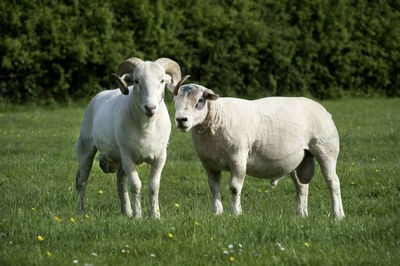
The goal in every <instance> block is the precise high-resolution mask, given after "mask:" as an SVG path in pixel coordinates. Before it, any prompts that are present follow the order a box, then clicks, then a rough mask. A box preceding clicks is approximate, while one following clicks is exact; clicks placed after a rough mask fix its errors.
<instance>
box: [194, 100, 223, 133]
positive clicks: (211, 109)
mask: <svg viewBox="0 0 400 266" xmlns="http://www.w3.org/2000/svg"><path fill="white" fill-rule="evenodd" d="M207 107H208V111H207V116H206V118H205V119H204V121H203V123H201V124H200V125H199V126H198V128H197V133H198V134H200V135H201V134H204V133H205V132H207V131H209V132H210V133H211V134H212V135H214V134H215V131H216V130H217V129H218V128H219V125H220V123H221V121H223V120H222V117H221V112H220V111H219V109H220V107H221V106H220V103H219V102H218V100H217V101H207Z"/></svg>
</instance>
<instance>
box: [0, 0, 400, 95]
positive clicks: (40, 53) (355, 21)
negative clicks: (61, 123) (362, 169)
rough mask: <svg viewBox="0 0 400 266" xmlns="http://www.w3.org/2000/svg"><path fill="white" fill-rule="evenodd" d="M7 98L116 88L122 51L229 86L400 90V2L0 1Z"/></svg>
mask: <svg viewBox="0 0 400 266" xmlns="http://www.w3.org/2000/svg"><path fill="white" fill-rule="evenodd" d="M0 25H1V27H0V35H1V38H0V98H1V100H3V101H6V102H11V103H21V102H39V103H40V102H41V103H48V102H53V101H56V102H64V101H69V100H76V99H82V98H89V97H91V96H93V95H94V94H95V93H96V92H98V91H101V90H104V89H112V88H113V87H114V84H113V83H112V80H111V78H110V76H109V74H110V73H111V72H115V70H116V68H117V66H118V64H119V62H121V61H122V60H124V59H126V58H128V57H131V56H137V57H141V58H143V59H145V60H155V59H157V58H159V57H170V58H172V59H174V60H176V61H177V62H178V63H179V64H180V65H181V67H182V70H183V73H184V74H190V75H192V81H193V82H196V83H201V84H203V85H205V86H207V87H209V88H211V89H213V90H215V91H218V92H219V93H220V94H222V95H229V96H240V97H245V98H256V97H261V96H264V97H265V96H270V95H305V96H309V97H315V98H319V99H326V98H342V97H348V96H363V97H370V96H389V97H391V96H399V95H400V78H399V77H400V76H399V75H400V74H399V73H400V71H399V70H400V2H398V1H386V0H382V1H368V0H360V1H356V0H339V1H328V0H318V1H311V0H299V1H294V0H282V1H273V0H231V1H228V0H225V1H222V0H220V1H214V0H203V1H195V0H185V1H183V0H169V1H162V0H158V1H154V0H153V1H150V0H120V1H111V0H104V1H98V0H96V1H95V0H92V1H88V0H81V1H79V0H64V1H55V0H48V1H46V0H42V1H31V0H29V1H28V0H20V1H11V0H10V1H1V2H0Z"/></svg>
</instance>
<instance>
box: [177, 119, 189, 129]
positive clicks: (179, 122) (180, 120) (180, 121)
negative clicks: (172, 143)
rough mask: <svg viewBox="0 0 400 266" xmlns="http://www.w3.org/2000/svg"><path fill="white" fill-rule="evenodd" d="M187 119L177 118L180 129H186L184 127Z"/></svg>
mask: <svg viewBox="0 0 400 266" xmlns="http://www.w3.org/2000/svg"><path fill="white" fill-rule="evenodd" d="M187 120H188V119H187V117H177V118H176V122H177V123H178V127H179V128H185V126H184V125H183V124H184V123H185V122H186V121H187Z"/></svg>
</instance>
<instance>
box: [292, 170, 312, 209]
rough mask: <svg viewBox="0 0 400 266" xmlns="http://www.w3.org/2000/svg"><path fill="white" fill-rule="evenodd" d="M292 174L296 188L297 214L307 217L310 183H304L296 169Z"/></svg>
mask: <svg viewBox="0 0 400 266" xmlns="http://www.w3.org/2000/svg"><path fill="white" fill-rule="evenodd" d="M290 176H291V177H292V180H293V183H294V186H295V188H296V212H297V214H299V215H301V216H303V217H306V216H308V209H307V201H308V184H302V183H301V182H300V181H299V178H298V177H297V173H296V170H295V171H293V172H292V173H291V174H290Z"/></svg>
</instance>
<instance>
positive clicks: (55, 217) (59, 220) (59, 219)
mask: <svg viewBox="0 0 400 266" xmlns="http://www.w3.org/2000/svg"><path fill="white" fill-rule="evenodd" d="M54 219H56V221H57V222H61V221H62V219H61V218H60V217H57V216H54Z"/></svg>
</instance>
